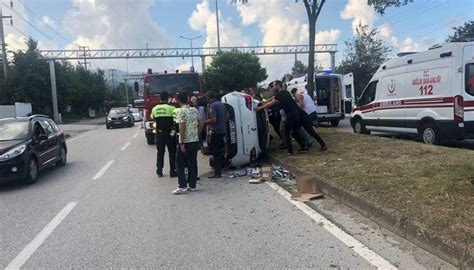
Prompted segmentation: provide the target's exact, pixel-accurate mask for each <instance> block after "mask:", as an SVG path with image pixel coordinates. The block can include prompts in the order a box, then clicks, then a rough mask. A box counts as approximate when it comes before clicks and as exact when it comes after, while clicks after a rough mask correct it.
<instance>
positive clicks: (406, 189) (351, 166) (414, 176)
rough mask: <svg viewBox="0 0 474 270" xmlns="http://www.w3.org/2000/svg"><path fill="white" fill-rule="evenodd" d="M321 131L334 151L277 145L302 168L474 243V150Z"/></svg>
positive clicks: (282, 155) (434, 230)
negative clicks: (294, 150) (299, 151)
mask: <svg viewBox="0 0 474 270" xmlns="http://www.w3.org/2000/svg"><path fill="white" fill-rule="evenodd" d="M318 132H320V134H321V136H322V137H323V138H324V140H325V141H326V142H327V144H328V147H329V151H327V152H324V153H321V152H319V151H317V149H312V150H311V151H310V152H309V153H308V154H306V155H296V156H293V157H287V155H286V152H285V151H282V150H276V149H275V147H274V148H273V151H275V154H276V155H277V156H278V157H279V158H282V159H285V160H286V161H287V162H288V163H291V164H292V165H293V166H297V167H298V168H300V169H301V170H302V171H305V172H308V173H309V174H317V175H319V176H321V177H323V178H324V179H326V180H328V181H330V182H332V183H334V184H337V185H338V186H340V187H343V188H344V189H346V190H349V191H351V192H355V193H357V194H359V195H360V196H362V197H364V198H365V199H366V200H368V201H369V202H372V203H375V204H378V205H381V206H383V207H385V208H389V209H392V210H394V212H395V213H396V214H397V215H398V216H399V217H400V218H401V219H410V220H415V221H416V222H418V223H419V224H420V225H421V226H422V228H424V229H425V230H428V231H430V232H432V233H433V234H435V235H440V236H444V237H446V238H447V239H450V240H455V241H458V242H461V243H463V244H465V245H466V247H467V248H469V249H472V248H473V247H474V245H473V242H474V241H473V239H474V186H473V185H472V184H471V180H472V179H474V151H472V150H467V149H453V148H447V147H441V146H431V145H425V144H422V143H419V142H415V141H408V140H397V139H391V138H383V137H377V136H366V135H358V134H352V133H343V132H338V131H337V129H332V128H327V129H318ZM278 143H279V142H278ZM274 144H275V143H274ZM314 148H317V147H314Z"/></svg>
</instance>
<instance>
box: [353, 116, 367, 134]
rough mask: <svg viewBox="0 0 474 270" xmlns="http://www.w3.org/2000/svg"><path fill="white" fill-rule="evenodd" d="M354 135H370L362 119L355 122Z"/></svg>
mask: <svg viewBox="0 0 474 270" xmlns="http://www.w3.org/2000/svg"><path fill="white" fill-rule="evenodd" d="M354 133H358V134H366V135H370V131H368V130H367V129H365V125H364V123H363V122H362V119H360V118H358V119H356V120H355V122H354Z"/></svg>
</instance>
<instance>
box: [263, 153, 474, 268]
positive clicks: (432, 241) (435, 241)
mask: <svg viewBox="0 0 474 270" xmlns="http://www.w3.org/2000/svg"><path fill="white" fill-rule="evenodd" d="M266 158H267V160H268V161H269V162H271V163H273V164H281V165H283V166H284V167H285V168H287V169H289V170H290V171H291V172H292V173H293V174H294V175H295V176H301V175H307V174H306V173H304V172H303V171H301V170H300V169H299V168H297V167H295V166H292V165H288V164H286V163H285V161H284V160H280V159H278V158H275V157H274V156H271V155H266ZM311 177H312V178H313V179H314V181H315V182H316V185H317V187H318V189H319V191H320V192H322V193H323V194H324V195H327V196H331V197H333V198H334V199H336V200H337V201H339V202H341V203H343V204H345V205H346V206H348V207H350V208H352V209H354V210H356V211H357V212H359V213H360V214H362V215H364V216H365V217H367V218H370V219H371V220H373V221H374V222H376V223H377V224H379V225H381V226H383V227H384V228H386V229H388V230H390V231H392V232H394V233H396V234H398V235H400V236H401V237H403V238H405V239H407V240H408V241H410V242H412V243H414V244H416V245H418V246H419V247H421V248H423V249H425V250H426V251H428V252H430V253H432V254H435V255H437V256H438V257H440V258H442V259H444V260H446V261H447V262H449V263H451V264H453V265H455V266H457V267H459V268H460V269H474V255H473V254H472V253H470V252H469V250H467V249H463V248H462V246H461V245H460V244H459V243H453V242H450V241H448V240H447V239H445V238H443V237H440V236H437V235H430V234H429V233H428V232H425V231H424V230H423V228H422V227H421V226H419V224H417V223H416V222H414V221H411V220H407V219H400V218H399V217H397V215H396V214H395V212H394V211H391V210H389V209H385V208H382V207H380V206H378V205H375V204H372V203H369V202H368V201H366V200H364V199H363V198H360V197H359V196H358V195H357V194H355V193H353V192H350V191H347V190H344V189H343V188H340V187H338V186H336V185H334V184H332V183H330V182H328V181H326V180H325V179H323V178H321V177H320V176H318V175H311ZM285 189H287V188H285ZM287 190H288V189H287ZM288 191H289V190H288ZM290 192H291V191H290ZM307 204H308V205H309V206H310V207H312V208H313V209H315V210H316V211H317V209H316V206H315V205H314V204H313V203H311V202H308V203H307Z"/></svg>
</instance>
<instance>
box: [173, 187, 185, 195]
mask: <svg viewBox="0 0 474 270" xmlns="http://www.w3.org/2000/svg"><path fill="white" fill-rule="evenodd" d="M187 191H188V189H186V188H177V189H175V190H173V191H172V193H173V195H179V194H186V192H187Z"/></svg>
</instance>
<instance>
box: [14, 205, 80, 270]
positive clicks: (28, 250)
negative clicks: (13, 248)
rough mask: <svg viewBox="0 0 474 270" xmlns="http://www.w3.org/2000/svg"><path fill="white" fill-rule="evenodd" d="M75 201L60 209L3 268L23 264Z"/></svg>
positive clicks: (18, 267)
mask: <svg viewBox="0 0 474 270" xmlns="http://www.w3.org/2000/svg"><path fill="white" fill-rule="evenodd" d="M76 205H77V202H70V203H68V204H67V205H66V207H64V208H63V210H61V212H59V213H58V214H57V215H56V216H55V217H54V218H53V219H52V220H51V221H50V222H49V223H48V225H46V227H44V228H43V230H41V232H40V233H39V234H38V235H36V237H35V238H34V239H33V240H32V241H31V242H30V243H28V245H26V247H25V248H24V249H23V250H22V251H21V252H20V254H18V255H17V256H16V257H15V259H13V261H11V262H10V264H8V266H7V267H6V268H5V269H8V270H13V269H20V268H21V267H22V266H23V264H25V262H26V261H27V260H28V259H29V258H30V257H31V255H33V253H35V251H36V250H37V249H38V248H39V247H40V246H41V245H42V244H43V243H44V241H45V240H46V239H47V238H48V236H49V235H50V234H51V233H52V232H53V231H54V230H55V229H56V228H57V227H58V226H59V224H61V222H62V221H63V220H64V219H65V218H66V217H67V215H69V213H71V211H72V209H74V207H76Z"/></svg>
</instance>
